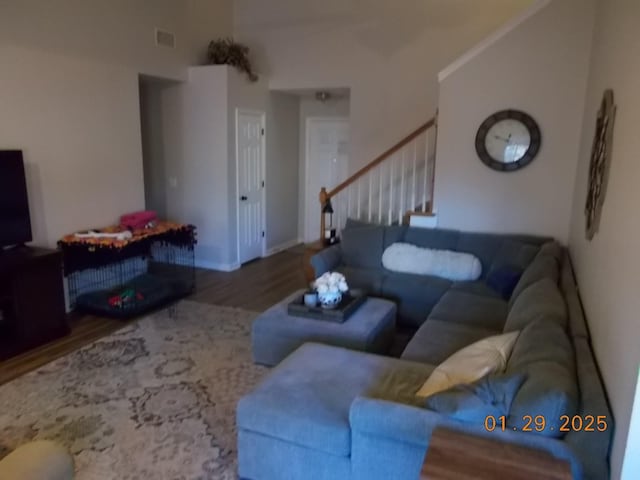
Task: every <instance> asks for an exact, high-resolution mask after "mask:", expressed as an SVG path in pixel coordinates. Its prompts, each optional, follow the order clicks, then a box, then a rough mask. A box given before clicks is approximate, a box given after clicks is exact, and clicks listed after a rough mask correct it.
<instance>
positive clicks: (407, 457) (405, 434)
mask: <svg viewBox="0 0 640 480" xmlns="http://www.w3.org/2000/svg"><path fill="white" fill-rule="evenodd" d="M349 422H350V425H351V430H352V439H353V440H352V441H353V445H352V457H353V461H354V462H355V463H356V464H357V465H358V468H359V469H362V470H364V469H367V475H369V476H370V478H377V477H375V476H372V475H374V472H376V471H384V469H385V468H387V466H389V465H392V462H394V461H396V459H397V461H398V462H399V463H398V464H396V465H392V468H393V469H396V470H397V471H402V470H406V471H409V472H413V470H415V469H416V465H419V464H421V462H422V458H423V457H424V454H425V453H426V451H427V449H428V447H429V442H430V440H431V434H432V433H433V431H434V430H435V429H436V427H445V428H449V429H451V430H456V431H459V432H462V433H467V434H469V435H476V436H480V437H485V438H492V439H495V440H497V441H502V442H505V443H512V444H515V445H521V446H524V447H530V448H535V449H538V450H543V451H546V452H549V453H550V454H551V455H553V456H554V457H556V458H561V459H565V460H568V461H569V462H570V464H571V470H572V474H573V478H575V479H583V478H585V476H584V471H583V466H582V464H581V462H580V461H579V460H578V456H577V455H576V452H575V451H574V450H573V449H572V448H571V446H570V445H568V444H567V442H566V441H563V440H560V439H555V438H550V437H545V436H542V435H537V434H534V433H524V432H513V431H509V430H506V431H504V432H503V431H499V430H498V429H496V430H494V431H493V432H488V431H487V430H486V429H485V427H484V424H482V422H479V423H478V424H477V425H476V424H475V423H470V422H463V421H460V420H456V419H453V418H451V417H448V416H446V415H443V414H440V413H437V412H434V411H432V410H428V409H425V408H420V407H413V406H410V405H405V404H400V403H394V402H389V401H385V400H378V399H373V398H367V397H357V398H356V399H355V400H354V401H353V402H352V404H351V408H350V410H349ZM357 443H362V445H358V444H357ZM385 451H386V452H391V454H390V455H389V456H387V455H386V454H385ZM360 457H362V458H360ZM378 460H380V461H379V462H378ZM403 462H404V464H406V465H403ZM385 463H386V464H388V465H387V466H385ZM364 465H366V466H364ZM407 466H408V467H407ZM418 471H419V469H418ZM356 478H366V477H356Z"/></svg>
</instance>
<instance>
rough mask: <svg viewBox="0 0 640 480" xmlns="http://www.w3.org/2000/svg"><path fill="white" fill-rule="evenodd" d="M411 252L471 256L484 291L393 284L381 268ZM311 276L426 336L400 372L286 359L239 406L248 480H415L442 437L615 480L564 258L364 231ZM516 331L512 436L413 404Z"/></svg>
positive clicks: (367, 360) (440, 234)
mask: <svg viewBox="0 0 640 480" xmlns="http://www.w3.org/2000/svg"><path fill="white" fill-rule="evenodd" d="M400 241H402V242H407V243H414V244H416V245H420V246H427V247H433V248H443V249H450V250H457V251H463V252H468V253H473V254H474V255H476V256H477V257H478V258H479V259H480V261H481V263H482V266H483V274H482V277H481V278H480V279H479V280H478V281H474V282H458V283H454V282H450V281H448V280H443V279H440V278H435V277H428V276H426V277H422V278H418V277H420V276H416V275H409V274H398V273H393V272H389V271H386V270H385V269H384V268H383V267H382V265H381V263H379V262H380V259H379V258H377V257H378V256H381V255H382V252H383V250H384V248H386V246H388V245H390V244H391V243H394V242H400ZM358 245H360V247H358ZM313 265H314V267H315V268H316V273H317V274H320V273H323V272H324V271H327V270H340V271H342V272H343V273H345V275H346V276H347V279H348V281H349V283H350V285H351V286H352V287H353V286H356V287H359V288H367V289H368V290H369V292H370V294H372V295H378V296H382V297H386V298H391V299H393V300H395V301H396V302H397V303H398V310H399V319H398V320H399V321H400V322H402V323H404V324H405V325H409V326H413V327H417V331H416V333H415V335H414V336H413V337H412V339H411V341H410V342H409V344H408V345H407V346H406V348H405V349H404V351H403V353H402V355H401V358H399V359H397V358H389V357H384V356H379V355H372V354H367V353H362V352H355V351H350V350H347V349H342V348H338V347H331V346H328V345H320V344H312V343H308V344H305V345H303V346H302V347H300V348H299V349H298V350H296V351H295V352H294V353H293V354H291V355H290V356H289V357H287V358H286V359H285V360H284V361H283V362H282V363H281V364H280V365H278V366H277V367H276V368H274V370H273V371H272V372H270V374H269V375H268V376H267V378H266V379H265V380H264V381H263V382H262V383H261V384H260V385H259V386H258V387H257V388H256V389H255V390H254V391H253V392H251V393H250V394H249V395H247V396H245V397H244V398H242V399H241V401H240V402H239V404H238V409H237V425H238V459H239V474H240V476H241V478H245V479H251V480H276V479H277V480H297V479H312V480H313V479H318V480H329V479H331V480H334V479H345V480H347V479H358V480H359V479H362V480H364V479H366V480H377V479H380V480H382V479H385V480H387V479H407V480H413V479H417V478H418V476H419V471H420V467H421V464H422V461H423V458H424V455H425V452H426V451H427V449H428V447H429V440H430V436H431V433H432V432H433V430H434V429H435V428H436V427H438V426H445V427H448V428H451V429H455V430H459V431H464V432H469V433H472V434H474V435H480V436H486V437H492V438H499V439H502V440H503V441H505V442H510V443H514V444H521V445H526V446H531V447H535V448H538V449H541V450H545V451H547V452H550V453H551V454H552V455H554V456H556V457H558V458H563V459H567V460H568V461H569V462H570V464H571V468H572V472H573V476H574V478H575V479H577V480H580V479H594V480H596V479H597V480H600V479H607V478H608V475H609V473H608V472H609V464H608V458H609V445H610V441H611V435H612V429H613V419H612V417H611V412H610V410H609V406H608V403H607V399H606V395H605V392H604V389H603V386H602V382H601V379H600V376H599V373H598V369H597V365H596V363H595V360H594V356H593V352H592V349H591V346H590V341H589V332H588V329H587V326H586V323H585V320H584V315H583V312H582V307H581V304H580V300H579V297H578V293H577V287H576V283H575V279H574V276H573V272H572V269H571V263H570V260H569V256H568V254H567V252H566V251H565V249H564V248H562V247H561V246H560V245H559V244H557V243H555V242H548V241H546V239H542V238H536V237H526V236H511V235H490V234H473V233H463V232H456V231H450V230H426V229H412V228H408V229H407V228H405V227H376V226H368V225H361V224H353V223H352V224H351V225H350V226H349V228H347V229H346V230H345V231H343V242H342V244H341V245H339V246H337V247H332V248H330V249H327V250H324V251H323V252H321V254H319V255H318V256H316V257H314V259H313ZM504 266H509V268H511V269H513V268H516V269H517V268H521V269H522V275H521V276H520V277H519V280H518V282H517V284H516V285H515V288H514V289H513V292H512V293H511V295H510V296H508V297H507V296H506V295H505V292H504V291H503V290H501V288H500V285H498V286H497V287H496V285H495V283H494V282H493V281H492V276H493V274H494V273H495V272H498V271H499V270H500V269H501V268H502V267H504ZM498 277H499V275H498ZM498 283H499V282H498ZM401 287H402V288H401ZM514 330H518V331H519V332H520V334H519V336H518V339H517V341H516V344H515V346H514V349H513V351H512V353H511V356H510V357H509V360H508V363H507V368H506V373H507V374H512V373H513V374H522V375H523V376H524V378H525V380H524V383H523V384H522V385H521V387H520V388H519V390H518V391H517V393H516V395H515V397H514V399H513V402H512V403H511V405H510V411H509V415H508V417H507V428H505V430H504V431H502V430H501V429H500V428H498V429H496V430H494V431H493V432H488V431H487V430H486V428H485V426H484V421H483V420H484V417H483V416H478V417H477V418H474V419H471V420H470V419H469V418H466V419H464V420H461V419H460V418H459V416H457V415H456V412H448V413H441V412H437V411H434V410H431V409H429V408H426V406H425V405H424V402H422V403H421V401H419V399H418V400H416V397H415V395H413V393H414V392H415V391H417V389H418V388H419V387H420V386H421V385H422V383H424V381H425V380H426V379H427V378H428V377H429V375H430V374H431V372H432V371H433V369H434V368H435V367H436V366H437V365H438V364H439V363H441V362H442V361H444V360H445V359H446V358H448V357H449V356H450V355H451V354H453V353H455V352H456V351H458V350H459V349H460V348H463V347H465V346H467V345H469V344H471V343H474V342H475V341H477V340H479V339H482V338H484V337H487V336H490V335H495V334H498V333H501V332H509V331H514ZM407 392H409V394H407ZM527 415H531V416H536V415H542V416H544V418H545V420H546V423H547V425H546V427H545V430H544V431H542V432H523V431H522V429H523V427H524V418H523V417H525V416H527ZM562 415H569V416H570V417H573V416H574V415H578V416H581V418H583V419H584V418H585V417H586V416H588V415H593V416H594V417H597V416H602V417H604V418H605V419H606V423H607V427H606V428H605V429H603V431H598V430H595V431H592V432H591V431H584V430H581V431H569V432H568V433H565V432H560V431H559V430H560V426H561V424H562V422H561V418H560V417H561V416H562ZM514 429H515V431H514Z"/></svg>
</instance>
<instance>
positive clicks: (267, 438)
mask: <svg viewBox="0 0 640 480" xmlns="http://www.w3.org/2000/svg"><path fill="white" fill-rule="evenodd" d="M433 368H434V367H433V366H432V365H426V364H421V363H415V362H407V361H405V360H399V359H396V358H391V357H386V356H382V355H371V354H367V353H362V352H355V351H352V350H346V349H344V348H336V347H332V346H328V345H319V344H317V343H307V344H305V345H303V346H302V347H300V348H298V349H297V350H296V351H295V352H294V353H293V354H291V355H289V356H288V357H287V358H286V359H285V360H284V361H283V362H282V363H280V364H279V365H278V366H277V367H275V368H274V369H273V370H272V371H271V372H269V374H268V375H267V376H266V377H265V378H264V379H263V381H262V382H260V384H259V385H258V386H256V388H255V389H254V390H253V391H252V392H251V393H249V394H248V395H245V396H244V397H242V399H240V401H239V402H238V408H237V410H236V424H237V426H238V473H239V476H240V478H241V479H248V480H300V479H305V480H349V479H351V478H353V477H352V473H351V468H352V465H351V461H352V454H353V451H352V430H351V422H350V411H351V407H352V403H353V401H354V400H355V399H356V398H357V397H359V396H368V395H369V394H371V393H372V392H379V391H381V388H384V387H385V385H387V384H388V383H389V382H388V381H386V380H385V379H386V378H388V375H389V374H392V373H396V375H397V376H398V378H402V377H404V376H405V375H406V376H407V377H409V378H412V379H415V378H419V379H420V380H421V381H420V383H422V382H423V381H424V379H426V378H428V377H429V375H430V374H431V372H432V371H433ZM384 421H385V419H384V418H381V419H380V422H381V423H384ZM416 428H419V426H417V427H416ZM408 448H409V449H411V445H409V444H408ZM423 456H424V447H419V453H418V455H417V459H418V462H419V463H421V462H422V457H423ZM418 470H419V466H416V472H417V471H418ZM388 478H399V479H402V478H407V479H409V478H411V477H410V476H406V475H402V474H401V475H399V476H396V477H388ZM414 478H417V477H414Z"/></svg>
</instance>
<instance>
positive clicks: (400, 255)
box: [382, 243, 482, 281]
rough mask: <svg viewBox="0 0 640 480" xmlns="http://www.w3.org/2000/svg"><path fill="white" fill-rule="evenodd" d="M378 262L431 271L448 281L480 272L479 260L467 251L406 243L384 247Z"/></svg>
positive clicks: (423, 272)
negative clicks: (453, 250)
mask: <svg viewBox="0 0 640 480" xmlns="http://www.w3.org/2000/svg"><path fill="white" fill-rule="evenodd" d="M382 265H383V266H384V268H386V269H387V270H391V271H393V272H401V273H415V274H417V275H433V276H435V277H441V278H446V279H448V280H452V281H465V280H477V279H478V278H479V277H480V274H481V273H482V265H481V264H480V260H478V259H477V258H476V257H474V256H473V255H471V254H470V253H462V252H452V251H451V250H433V249H431V248H420V247H416V246H415V245H411V244H409V243H394V244H392V245H390V246H389V247H387V248H386V249H385V251H384V253H383V254H382Z"/></svg>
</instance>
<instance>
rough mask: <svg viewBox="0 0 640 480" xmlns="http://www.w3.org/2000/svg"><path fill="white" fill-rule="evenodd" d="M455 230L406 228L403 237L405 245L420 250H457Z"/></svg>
mask: <svg viewBox="0 0 640 480" xmlns="http://www.w3.org/2000/svg"><path fill="white" fill-rule="evenodd" d="M459 236H460V232H458V231H457V230H441V229H439V228H408V229H407V233H406V234H405V236H404V241H405V242H406V243H411V244H412V245H417V246H418V247H422V248H435V249H439V250H457V248H456V247H457V245H458V237H459Z"/></svg>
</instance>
